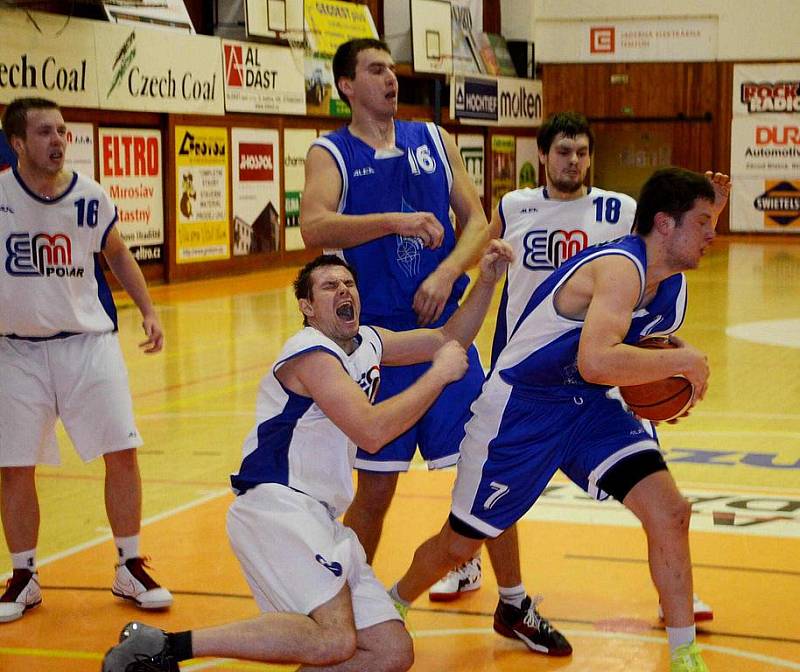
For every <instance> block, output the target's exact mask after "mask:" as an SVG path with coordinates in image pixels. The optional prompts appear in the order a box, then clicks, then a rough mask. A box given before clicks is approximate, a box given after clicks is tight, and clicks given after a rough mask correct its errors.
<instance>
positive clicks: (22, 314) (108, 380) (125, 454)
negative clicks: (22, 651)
mask: <svg viewBox="0 0 800 672" xmlns="http://www.w3.org/2000/svg"><path fill="white" fill-rule="evenodd" d="M3 130H4V131H5V133H6V136H7V137H8V140H9V143H10V145H11V147H12V148H13V150H14V152H15V153H16V156H17V159H18V163H17V166H16V168H14V169H13V170H8V171H6V172H4V173H3V174H2V175H0V238H1V239H2V240H0V381H2V384H0V505H1V507H0V508H1V509H2V518H3V531H4V532H5V537H6V543H7V544H8V548H9V551H10V552H11V564H12V567H13V570H14V571H13V575H12V577H11V579H10V581H9V582H8V584H7V588H6V591H5V592H4V593H3V595H2V596H0V622H4V621H13V620H16V619H18V618H20V617H21V616H22V615H23V614H24V613H25V612H26V611H28V610H29V609H32V608H33V607H37V606H38V605H39V604H41V601H42V593H41V590H40V588H39V575H38V572H37V567H36V545H37V542H38V535H39V502H38V498H37V495H36V480H35V471H36V465H38V464H58V462H59V455H58V445H57V443H56V437H55V431H54V430H55V424H56V420H57V419H59V418H60V419H61V421H62V423H63V425H64V427H65V428H66V430H67V434H69V436H70V439H71V440H72V443H73V444H74V446H75V449H76V450H77V452H78V454H79V455H80V457H81V459H83V460H84V461H86V462H88V461H89V460H92V459H96V458H97V457H100V456H101V455H102V456H103V460H104V462H105V468H106V478H105V502H106V512H107V514H108V519H109V522H110V523H111V531H112V533H113V535H114V542H115V544H116V547H117V554H118V560H117V561H118V564H117V571H116V576H115V579H114V583H113V586H112V589H111V590H112V592H113V593H114V594H115V595H116V596H118V597H121V598H124V599H128V600H131V601H133V602H134V603H135V604H136V605H137V606H139V607H142V608H144V609H160V608H165V607H168V606H170V605H171V604H172V595H171V594H170V593H169V591H168V590H167V589H166V588H162V587H161V586H159V585H158V584H157V583H156V582H155V581H154V580H153V578H152V577H151V576H150V575H149V574H148V572H147V571H146V569H145V563H144V560H143V558H142V557H141V554H140V552H139V527H140V519H141V508H142V486H141V479H140V476H139V467H138V464H137V461H136V448H137V447H138V446H140V445H142V439H141V437H140V436H139V432H138V431H137V429H136V425H135V423H134V419H133V406H132V402H131V396H130V391H129V389H128V375H127V371H126V369H125V362H124V361H123V359H122V352H121V350H120V346H119V341H118V339H117V313H116V308H115V307H114V299H113V297H112V296H111V291H110V289H109V287H108V284H107V283H106V280H105V277H104V275H103V271H102V269H101V267H100V259H99V256H100V254H102V255H103V256H104V257H105V259H106V261H107V262H108V265H109V267H110V268H111V271H112V272H113V273H114V275H115V276H116V278H117V280H119V282H120V284H121V285H122V286H123V288H124V289H125V290H126V291H127V292H128V294H130V296H131V298H132V299H133V301H134V302H135V303H136V306H137V307H138V308H139V310H140V311H141V314H142V327H143V329H144V332H145V340H144V342H142V343H141V344H140V347H142V348H143V349H144V352H146V353H151V354H152V353H156V352H159V351H160V350H161V348H162V345H163V338H164V337H163V333H162V330H161V324H160V322H159V319H158V315H157V314H156V311H155V309H154V308H153V303H152V301H151V300H150V295H149V294H148V291H147V286H146V284H145V281H144V277H143V276H142V272H141V271H140V270H139V266H138V265H137V264H136V261H135V259H134V258H133V255H131V253H130V251H129V250H128V248H127V247H126V245H125V243H124V242H123V240H122V237H121V236H120V234H119V232H118V231H117V229H116V226H115V224H116V222H117V210H116V208H115V207H114V204H113V203H112V202H111V200H110V199H109V197H108V195H107V194H106V193H105V192H104V191H103V189H102V187H101V186H100V185H99V184H97V183H96V182H95V181H94V180H92V179H91V178H88V177H85V176H83V175H79V174H78V173H74V172H72V171H66V170H64V153H65V150H66V146H67V142H66V132H67V127H66V125H65V124H64V118H63V117H62V115H61V111H60V110H59V109H58V107H57V106H56V104H55V103H53V102H51V101H49V100H44V99H41V98H20V99H18V100H15V101H13V102H12V103H10V104H9V105H8V107H7V108H6V109H5V111H4V113H3Z"/></svg>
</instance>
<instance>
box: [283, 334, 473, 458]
mask: <svg viewBox="0 0 800 672" xmlns="http://www.w3.org/2000/svg"><path fill="white" fill-rule="evenodd" d="M467 366H468V363H467V355H466V353H465V352H464V348H463V347H461V346H460V345H459V344H458V343H455V342H450V343H446V344H444V345H443V346H442V347H441V348H439V350H438V351H437V352H436V354H435V356H434V359H433V365H432V366H431V368H430V369H428V370H427V371H426V372H425V373H424V374H423V375H422V376H420V378H418V379H417V381H416V382H415V383H414V384H413V385H412V386H411V387H409V388H407V389H406V390H404V391H403V392H401V393H400V394H397V395H395V396H393V397H390V398H389V399H386V400H384V401H382V402H380V403H379V404H375V405H373V404H371V403H370V401H369V399H368V398H367V395H366V394H364V391H363V390H362V389H361V388H360V387H359V386H358V384H357V383H356V382H355V381H354V380H353V379H352V378H351V377H350V376H349V375H347V373H346V372H345V370H344V369H343V368H342V364H341V362H339V361H338V359H336V358H335V357H334V356H333V355H331V354H330V353H326V352H324V351H321V350H315V351H313V352H309V353H308V354H305V355H301V356H299V357H296V358H294V359H292V360H290V361H289V362H287V363H286V364H284V365H283V366H282V367H281V368H280V369H279V370H278V372H277V374H276V375H277V376H278V379H279V380H280V381H281V383H282V384H283V385H284V386H286V387H288V388H289V389H290V390H292V391H293V392H296V393H297V394H302V395H304V396H307V397H311V398H312V399H313V400H314V402H315V403H316V404H317V406H319V407H320V408H321V409H322V411H323V413H325V415H326V416H328V418H330V420H331V421H332V422H333V423H334V424H335V425H336V426H337V427H338V428H339V429H341V430H342V431H343V432H344V433H345V434H347V436H349V437H350V439H351V440H352V441H353V442H354V443H355V444H356V445H357V446H359V447H360V448H362V449H363V450H366V451H367V452H370V453H375V452H377V451H378V450H380V448H382V447H383V446H384V445H386V444H387V443H388V442H389V441H391V440H392V439H394V438H396V437H398V436H400V434H402V433H403V432H405V431H406V430H407V429H409V428H410V427H411V426H412V425H414V424H415V423H416V422H417V421H418V420H419V419H420V418H421V417H422V415H423V413H425V411H426V410H428V408H429V407H430V406H431V404H432V403H433V402H434V401H435V400H436V398H437V397H438V396H439V394H440V393H441V391H442V390H443V389H444V388H445V386H446V385H448V384H449V383H451V382H453V381H455V380H458V379H459V378H461V377H462V376H463V375H464V373H465V372H466V370H467Z"/></svg>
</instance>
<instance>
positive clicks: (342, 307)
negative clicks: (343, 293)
mask: <svg viewBox="0 0 800 672" xmlns="http://www.w3.org/2000/svg"><path fill="white" fill-rule="evenodd" d="M336 316H337V317H340V318H342V319H343V320H345V321H346V322H352V321H353V320H355V317H356V309H355V306H354V305H353V302H352V301H350V300H347V301H344V302H343V303H341V304H339V306H338V307H337V308H336Z"/></svg>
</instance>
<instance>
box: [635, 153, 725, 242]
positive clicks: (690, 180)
mask: <svg viewBox="0 0 800 672" xmlns="http://www.w3.org/2000/svg"><path fill="white" fill-rule="evenodd" d="M715 197H716V195H715V193H714V187H713V186H712V185H711V182H709V181H708V178H707V177H706V176H705V175H701V174H700V173H695V172H693V171H691V170H686V169H684V168H675V167H671V168H662V169H661V170H657V171H656V172H655V173H653V174H652V175H651V176H650V177H649V178H648V180H647V182H645V183H644V186H643V187H642V191H641V193H640V194H639V201H638V204H637V206H636V216H635V217H634V220H633V230H634V231H635V232H636V233H638V234H639V235H641V236H647V235H649V234H650V232H651V231H652V230H653V223H654V221H655V217H656V214H657V213H659V212H665V213H667V214H668V215H669V216H670V217H673V218H674V219H675V221H676V223H677V224H678V226H680V224H681V221H682V219H683V215H684V214H685V213H687V212H689V210H691V209H692V208H693V207H694V202H695V201H696V200H697V199H698V198H701V199H703V200H705V201H710V202H711V203H714V199H715Z"/></svg>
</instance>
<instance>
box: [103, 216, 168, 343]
mask: <svg viewBox="0 0 800 672" xmlns="http://www.w3.org/2000/svg"><path fill="white" fill-rule="evenodd" d="M103 256H104V257H105V258H106V261H107V262H108V266H109V268H111V272H112V273H113V274H114V277H116V278H117V280H119V283H120V284H121V285H122V287H123V288H124V289H125V291H126V292H128V294H129V295H130V297H131V298H132V299H133V302H134V303H135V304H136V306H137V307H138V308H139V312H140V313H141V314H142V329H144V333H145V336H146V339H145V340H144V341H142V342H141V343H139V347H140V348H142V349H143V350H144V352H146V353H148V354H152V353H155V352H159V351H160V350H161V348H162V347H164V332H163V330H162V329H161V322H160V321H159V319H158V314H157V313H156V310H155V308H154V307H153V301H152V300H151V299H150V292H148V291H147V283H146V282H145V279H144V275H142V269H140V268H139V264H137V263H136V259H134V258H133V255H132V254H131V252H130V250H129V249H128V246H127V245H125V242H124V241H123V240H122V237H121V236H120V235H119V231H117V229H116V227H113V228H112V229H111V231H110V232H109V234H108V237H107V238H106V245H105V247H104V248H103Z"/></svg>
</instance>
